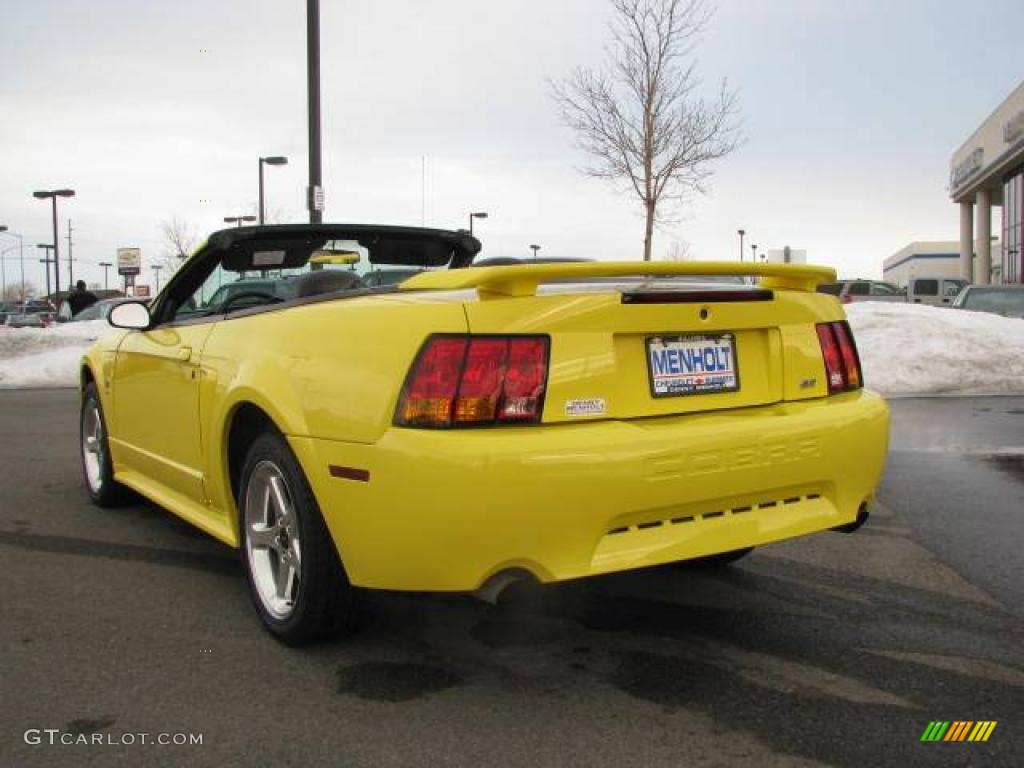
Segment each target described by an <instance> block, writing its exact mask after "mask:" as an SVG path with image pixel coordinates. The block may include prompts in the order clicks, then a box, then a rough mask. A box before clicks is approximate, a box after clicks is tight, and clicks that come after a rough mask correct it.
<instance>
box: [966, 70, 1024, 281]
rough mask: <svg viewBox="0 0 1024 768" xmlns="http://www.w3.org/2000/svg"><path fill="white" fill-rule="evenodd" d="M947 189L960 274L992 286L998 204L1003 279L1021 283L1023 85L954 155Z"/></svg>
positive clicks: (1023, 260)
mask: <svg viewBox="0 0 1024 768" xmlns="http://www.w3.org/2000/svg"><path fill="white" fill-rule="evenodd" d="M949 191H950V196H951V197H952V198H953V202H955V203H959V205H960V247H959V249H958V250H959V253H960V276H961V277H963V278H964V279H966V280H970V281H971V282H975V283H989V282H992V275H991V272H990V270H989V265H990V264H991V254H992V206H994V205H996V206H1001V207H1002V209H1003V216H1002V223H1001V233H999V234H1001V235H1002V236H1001V237H1000V238H999V241H1000V246H999V253H998V258H999V262H1000V264H1001V266H1002V270H1001V271H1002V275H1001V278H1002V281H1003V282H1005V283H1020V282H1024V254H1022V248H1021V224H1022V221H1024V82H1022V83H1021V84H1020V85H1018V86H1017V88H1016V89H1015V90H1014V91H1013V93H1011V94H1010V95H1009V96H1008V97H1007V99H1006V101H1004V102H1003V103H1002V104H1000V105H999V106H998V107H997V108H996V110H995V112H993V113H992V114H991V115H990V116H989V118H988V119H987V120H986V121H985V122H984V123H982V124H981V125H980V126H979V127H978V129H977V130H976V131H975V132H974V133H973V134H971V137H970V138H969V139H967V141H965V142H964V144H963V146H961V147H960V149H958V150H957V151H956V153H955V154H954V155H953V159H952V162H951V163H950V177H949ZM975 242H977V245H975ZM975 251H976V252H977V254H978V260H977V266H978V269H977V271H975V270H974V259H973V255H974V253H975Z"/></svg>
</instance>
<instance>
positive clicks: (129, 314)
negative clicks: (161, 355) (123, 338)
mask: <svg viewBox="0 0 1024 768" xmlns="http://www.w3.org/2000/svg"><path fill="white" fill-rule="evenodd" d="M107 322H108V323H110V324H111V325H112V326H114V327H115V328H130V329H132V330H136V331H144V330H146V329H147V328H149V326H150V324H151V323H152V322H153V320H152V318H151V317H150V315H149V308H148V307H146V305H145V304H143V303H142V302H141V301H126V302H124V303H123V304H118V305H117V306H116V307H114V308H113V309H111V310H110V314H109V315H107Z"/></svg>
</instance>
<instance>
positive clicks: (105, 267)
mask: <svg viewBox="0 0 1024 768" xmlns="http://www.w3.org/2000/svg"><path fill="white" fill-rule="evenodd" d="M100 266H101V267H103V290H104V291H105V290H107V270H108V269H110V268H111V267H112V266H114V265H113V263H112V262H109V261H101V262H100Z"/></svg>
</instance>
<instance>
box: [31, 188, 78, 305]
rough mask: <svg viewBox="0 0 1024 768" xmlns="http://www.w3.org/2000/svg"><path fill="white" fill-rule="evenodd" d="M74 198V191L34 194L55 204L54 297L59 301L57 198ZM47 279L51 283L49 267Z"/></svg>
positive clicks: (48, 191) (33, 194) (39, 198)
mask: <svg viewBox="0 0 1024 768" xmlns="http://www.w3.org/2000/svg"><path fill="white" fill-rule="evenodd" d="M74 196H75V190H73V189H50V190H40V191H38V192H33V193H32V197H34V198H36V199H37V200H45V199H46V198H50V202H51V203H52V204H53V295H54V296H56V297H57V300H58V301H60V296H59V294H60V239H59V236H58V232H57V198H58V197H74ZM46 278H47V282H49V278H50V268H49V265H47V268H46Z"/></svg>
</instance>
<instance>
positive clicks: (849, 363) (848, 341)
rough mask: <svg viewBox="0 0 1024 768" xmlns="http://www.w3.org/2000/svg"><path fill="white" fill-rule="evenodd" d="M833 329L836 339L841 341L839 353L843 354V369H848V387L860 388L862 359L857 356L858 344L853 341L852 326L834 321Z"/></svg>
mask: <svg viewBox="0 0 1024 768" xmlns="http://www.w3.org/2000/svg"><path fill="white" fill-rule="evenodd" d="M832 329H833V330H834V331H835V333H836V341H838V342H839V353H840V354H841V355H842V356H843V369H844V370H845V371H846V388H847V389H858V388H859V387H860V386H861V384H862V382H861V375H860V359H859V358H858V356H857V346H856V345H855V344H854V343H853V334H852V333H850V326H849V325H847V324H846V323H833V324H832Z"/></svg>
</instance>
